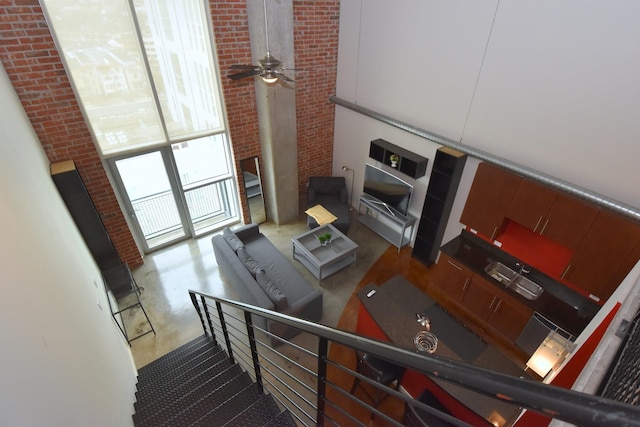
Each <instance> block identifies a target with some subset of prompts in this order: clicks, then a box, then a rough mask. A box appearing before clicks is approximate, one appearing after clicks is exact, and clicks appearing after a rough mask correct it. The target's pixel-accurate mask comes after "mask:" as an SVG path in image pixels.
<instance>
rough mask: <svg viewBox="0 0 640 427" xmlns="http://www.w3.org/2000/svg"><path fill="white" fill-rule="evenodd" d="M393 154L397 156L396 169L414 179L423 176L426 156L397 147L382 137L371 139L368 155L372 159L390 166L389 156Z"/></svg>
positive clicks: (425, 169) (425, 168) (425, 170)
mask: <svg viewBox="0 0 640 427" xmlns="http://www.w3.org/2000/svg"><path fill="white" fill-rule="evenodd" d="M394 154H395V155H397V156H398V162H397V166H395V167H397V169H398V171H400V172H402V173H404V174H406V175H409V176H410V177H411V178H414V179H415V178H420V177H421V176H424V174H425V173H426V172H427V162H428V159H427V158H426V157H422V156H420V155H418V154H416V153H412V152H411V151H409V150H405V149H404V148H402V147H398V146H397V145H394V144H392V143H390V142H388V141H385V140H384V139H376V140H374V141H371V146H370V147H369V157H371V158H372V159H374V160H377V161H379V162H381V163H384V164H386V165H389V166H391V164H392V162H391V156H393V155H394Z"/></svg>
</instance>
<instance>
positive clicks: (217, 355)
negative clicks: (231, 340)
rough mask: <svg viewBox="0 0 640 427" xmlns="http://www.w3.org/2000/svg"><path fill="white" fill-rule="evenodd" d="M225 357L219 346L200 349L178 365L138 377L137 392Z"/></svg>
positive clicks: (142, 391) (225, 354)
mask: <svg viewBox="0 0 640 427" xmlns="http://www.w3.org/2000/svg"><path fill="white" fill-rule="evenodd" d="M226 358H227V353H226V352H225V351H224V350H222V349H221V348H220V347H219V346H218V347H217V348H205V349H202V351H200V352H198V353H197V354H194V355H193V356H192V358H191V359H189V360H184V361H183V362H182V363H181V364H179V365H176V366H168V367H167V368H165V369H164V370H157V371H155V372H154V374H153V375H146V376H145V377H143V378H140V377H138V387H137V388H138V392H139V393H144V391H145V390H147V389H152V388H154V387H155V386H156V384H157V383H159V382H167V381H172V380H173V379H175V378H180V377H183V376H186V375H188V373H189V372H190V371H191V370H192V369H194V368H196V367H199V366H201V365H202V364H204V363H218V362H219V361H221V360H223V359H226Z"/></svg>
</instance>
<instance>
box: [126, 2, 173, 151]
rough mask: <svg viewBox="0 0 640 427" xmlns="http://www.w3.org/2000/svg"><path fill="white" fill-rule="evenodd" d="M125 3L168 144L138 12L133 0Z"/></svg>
mask: <svg viewBox="0 0 640 427" xmlns="http://www.w3.org/2000/svg"><path fill="white" fill-rule="evenodd" d="M127 3H128V5H129V10H130V11H131V18H132V19H133V26H134V28H135V30H136V38H137V39H138V43H139V45H140V51H141V52H142V62H143V63H144V68H145V71H146V73H147V76H148V78H149V84H150V85H151V93H152V94H153V103H154V104H155V106H156V110H157V112H158V117H159V118H160V126H161V128H162V133H163V134H164V140H165V142H164V144H163V145H168V144H170V143H171V141H170V140H169V131H168V130H167V122H166V120H165V118H164V114H163V112H162V106H161V104H160V97H159V96H158V89H157V88H156V82H155V79H154V78H153V73H152V72H151V66H150V65H149V57H148V56H147V48H146V47H145V45H144V38H143V37H142V31H141V30H140V22H138V13H137V12H136V8H135V5H134V4H133V0H128V2H127Z"/></svg>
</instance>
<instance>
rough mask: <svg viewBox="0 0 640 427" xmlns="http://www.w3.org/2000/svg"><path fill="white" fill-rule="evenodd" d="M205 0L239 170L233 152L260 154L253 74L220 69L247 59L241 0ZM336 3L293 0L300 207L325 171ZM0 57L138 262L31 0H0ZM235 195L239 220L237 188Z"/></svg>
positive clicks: (47, 137)
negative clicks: (241, 76)
mask: <svg viewBox="0 0 640 427" xmlns="http://www.w3.org/2000/svg"><path fill="white" fill-rule="evenodd" d="M209 5H210V7H211V15H212V22H213V26H214V32H215V39H216V49H217V52H218V59H219V64H220V70H221V81H222V87H223V93H224V98H225V103H226V109H227V115H228V120H229V130H230V137H231V141H232V147H233V151H234V158H235V160H236V170H239V166H238V164H239V161H240V160H242V159H245V158H247V157H252V156H259V157H261V149H260V137H259V128H258V117H257V109H256V100H255V89H254V82H253V80H252V79H246V80H241V81H236V82H232V81H231V80H229V79H228V78H226V74H227V73H228V68H229V65H231V64H235V63H250V62H251V49H250V45H249V28H248V18H247V10H246V0H209ZM339 5H340V2H339V0H330V1H311V0H309V1H295V0H294V2H293V13H294V48H295V62H296V67H297V68H304V69H307V70H311V71H307V72H304V73H299V74H297V75H296V78H295V80H296V84H295V87H296V105H297V113H296V115H297V133H298V134H297V140H298V182H299V185H300V189H299V190H300V204H301V208H303V207H304V206H305V203H306V191H305V187H306V183H307V180H308V177H309V176H312V175H329V174H331V164H332V157H333V120H334V106H333V105H332V104H331V103H330V102H329V101H328V98H329V96H330V95H333V94H334V93H335V85H336V78H335V74H336V66H337V50H338V24H339V22H338V21H339V8H340V6H339ZM0 59H1V60H2V63H3V65H4V67H5V69H6V70H7V73H8V75H9V77H10V79H11V81H12V83H13V86H14V87H15V89H16V92H17V93H18V96H19V98H20V100H21V102H22V104H23V106H24V109H25V111H26V112H27V115H28V117H29V119H30V121H31V123H32V125H33V127H34V129H35V131H36V134H37V135H38V138H39V139H40V142H41V143H42V146H43V147H44V150H45V152H46V153H47V156H48V157H49V160H50V161H51V162H52V163H53V162H57V161H61V160H68V159H72V160H74V161H75V162H76V165H77V167H78V170H79V172H80V174H81V175H82V177H83V179H84V180H85V184H86V186H87V190H88V191H89V194H90V195H91V197H92V199H93V201H94V203H95V204H96V206H97V208H98V210H99V212H100V214H101V216H102V219H103V221H104V223H105V226H106V228H107V230H108V232H109V234H110V235H111V238H112V240H113V242H114V244H115V246H116V249H117V250H118V252H119V253H120V256H121V258H122V259H123V260H125V261H126V262H128V263H129V264H130V265H131V266H137V265H139V264H141V263H142V258H141V256H140V253H139V251H138V249H137V247H136V245H135V243H134V241H133V237H132V235H131V233H130V231H129V228H128V227H127V224H126V221H125V218H124V215H123V214H122V211H121V209H120V207H119V206H118V203H117V200H116V197H115V194H114V192H113V189H112V187H111V185H110V184H109V182H108V180H107V176H106V173H105V171H104V168H103V165H102V162H101V160H100V158H99V155H98V152H97V150H96V148H95V145H94V143H93V141H92V140H91V135H90V133H89V130H88V128H87V125H86V124H85V122H84V119H83V116H82V113H81V111H80V109H79V107H78V104H77V102H76V99H75V96H74V94H73V91H72V89H71V85H70V83H69V80H68V78H67V76H66V74H65V71H64V67H63V65H62V62H61V60H60V56H59V53H58V51H57V49H56V47H55V45H54V43H53V39H52V36H51V33H50V31H49V29H48V27H47V23H46V21H45V19H44V15H43V13H42V10H41V8H40V5H39V3H38V1H37V0H0ZM261 161H262V160H261ZM240 187H242V186H240ZM242 191H243V190H242ZM242 203H243V216H244V218H245V221H247V220H248V219H249V217H248V209H247V206H246V200H245V198H244V197H242Z"/></svg>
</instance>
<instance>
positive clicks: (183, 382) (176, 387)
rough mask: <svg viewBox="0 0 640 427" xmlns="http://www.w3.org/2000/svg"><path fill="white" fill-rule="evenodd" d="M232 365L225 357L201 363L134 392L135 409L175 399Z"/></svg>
mask: <svg viewBox="0 0 640 427" xmlns="http://www.w3.org/2000/svg"><path fill="white" fill-rule="evenodd" d="M232 366H233V363H232V362H231V360H230V359H229V358H226V359H224V360H218V361H217V362H215V363H214V362H211V363H209V364H208V365H203V366H201V367H200V368H199V369H192V370H191V371H190V375H188V376H185V375H183V376H181V377H178V378H173V379H171V380H168V381H166V382H160V383H156V387H155V388H152V389H145V390H143V391H142V392H139V393H136V399H137V401H136V410H137V409H138V408H142V407H144V406H146V405H149V404H150V403H151V402H154V401H155V402H159V403H164V402H168V401H172V400H175V399H176V397H177V396H181V395H183V394H184V393H186V391H187V390H188V389H193V388H197V387H199V386H201V385H202V384H204V383H206V382H207V381H210V380H211V379H213V378H215V377H216V376H217V375H220V374H221V373H223V372H224V371H226V370H227V369H229V368H230V367H232Z"/></svg>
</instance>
